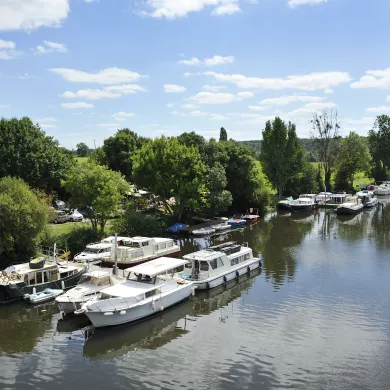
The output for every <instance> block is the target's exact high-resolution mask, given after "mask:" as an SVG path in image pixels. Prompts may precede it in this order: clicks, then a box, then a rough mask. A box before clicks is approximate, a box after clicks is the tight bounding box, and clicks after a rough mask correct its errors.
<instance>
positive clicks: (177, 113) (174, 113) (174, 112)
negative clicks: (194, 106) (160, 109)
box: [170, 111, 179, 115]
mask: <svg viewBox="0 0 390 390" xmlns="http://www.w3.org/2000/svg"><path fill="white" fill-rule="evenodd" d="M170 114H171V115H179V111H171V112H170Z"/></svg>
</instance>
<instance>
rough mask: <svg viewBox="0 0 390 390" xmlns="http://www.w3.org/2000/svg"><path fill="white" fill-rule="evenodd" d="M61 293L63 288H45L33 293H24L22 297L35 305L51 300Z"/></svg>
mask: <svg viewBox="0 0 390 390" xmlns="http://www.w3.org/2000/svg"><path fill="white" fill-rule="evenodd" d="M63 293H64V290H60V289H51V288H46V289H45V290H43V291H41V292H38V293H35V294H34V293H33V294H25V296H24V299H25V300H27V301H29V302H30V303H32V304H34V305H36V304H38V303H44V302H48V301H51V300H52V299H54V298H56V297H58V296H59V295H61V294H63Z"/></svg>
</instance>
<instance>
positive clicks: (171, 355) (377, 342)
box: [0, 199, 390, 390]
mask: <svg viewBox="0 0 390 390" xmlns="http://www.w3.org/2000/svg"><path fill="white" fill-rule="evenodd" d="M381 202H382V203H381V204H380V205H379V207H378V208H376V209H374V210H367V211H366V210H365V211H363V212H362V213H360V214H358V215H356V216H354V217H353V218H340V217H337V216H336V214H335V213H334V211H333V210H326V211H325V210H321V211H317V212H316V213H313V214H304V215H298V214H294V215H289V214H285V215H283V214H279V215H278V214H273V215H270V216H268V217H267V218H266V220H261V221H259V222H258V223H257V224H255V225H252V226H249V227H247V228H246V229H245V230H243V231H237V232H234V233H232V234H231V236H230V239H233V240H237V241H239V242H243V241H244V242H248V244H249V246H250V247H251V248H253V251H254V254H255V255H257V254H259V253H262V254H263V269H262V271H261V272H255V273H253V274H252V275H249V276H245V277H242V278H241V279H240V280H239V281H238V282H234V283H233V284H232V285H228V286H227V288H225V287H223V288H220V289H218V290H215V291H210V292H208V293H205V294H198V295H197V296H196V297H194V298H193V299H192V300H190V301H188V302H186V303H184V304H181V305H180V306H178V307H176V308H174V309H171V310H168V311H166V312H164V313H163V314H162V315H160V316H158V317H155V318H152V319H151V320H148V321H145V322H142V323H140V324H137V325H135V326H125V327H121V328H114V329H108V330H100V331H97V332H94V330H93V329H92V327H91V326H89V325H88V323H87V321H86V320H85V319H84V318H83V317H73V318H71V317H68V318H66V317H65V318H64V319H62V318H61V315H60V313H59V312H58V310H57V308H56V307H55V306H53V305H46V306H44V307H40V308H32V307H30V306H27V305H26V304H24V303H21V304H17V305H10V306H1V307H0V388H1V389H4V390H5V389H18V390H21V389H30V388H34V389H42V390H53V389H56V390H62V389H63V390H65V389H66V390H78V389H86V388H88V389H94V390H98V389H179V388H180V389H253V390H255V389H256V390H262V389H332V390H334V389H343V390H347V389H351V390H356V389H388V388H389V386H390V385H389V383H390V342H389V339H390V302H389V301H390V199H382V200H381ZM209 244H210V243H209V242H208V240H205V239H191V240H187V241H184V240H183V241H182V247H183V252H184V253H188V252H191V251H193V250H196V249H198V248H201V247H205V246H207V245H209Z"/></svg>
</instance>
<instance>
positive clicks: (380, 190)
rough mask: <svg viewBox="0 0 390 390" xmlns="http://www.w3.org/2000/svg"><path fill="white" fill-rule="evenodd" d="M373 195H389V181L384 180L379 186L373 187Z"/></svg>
mask: <svg viewBox="0 0 390 390" xmlns="http://www.w3.org/2000/svg"><path fill="white" fill-rule="evenodd" d="M374 194H375V195H390V182H388V181H384V182H383V183H382V184H380V185H379V186H375V188H374Z"/></svg>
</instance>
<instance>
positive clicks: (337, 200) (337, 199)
mask: <svg viewBox="0 0 390 390" xmlns="http://www.w3.org/2000/svg"><path fill="white" fill-rule="evenodd" d="M351 197H352V195H351V194H332V195H329V198H328V203H331V204H343V203H346V202H350V201H351Z"/></svg>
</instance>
